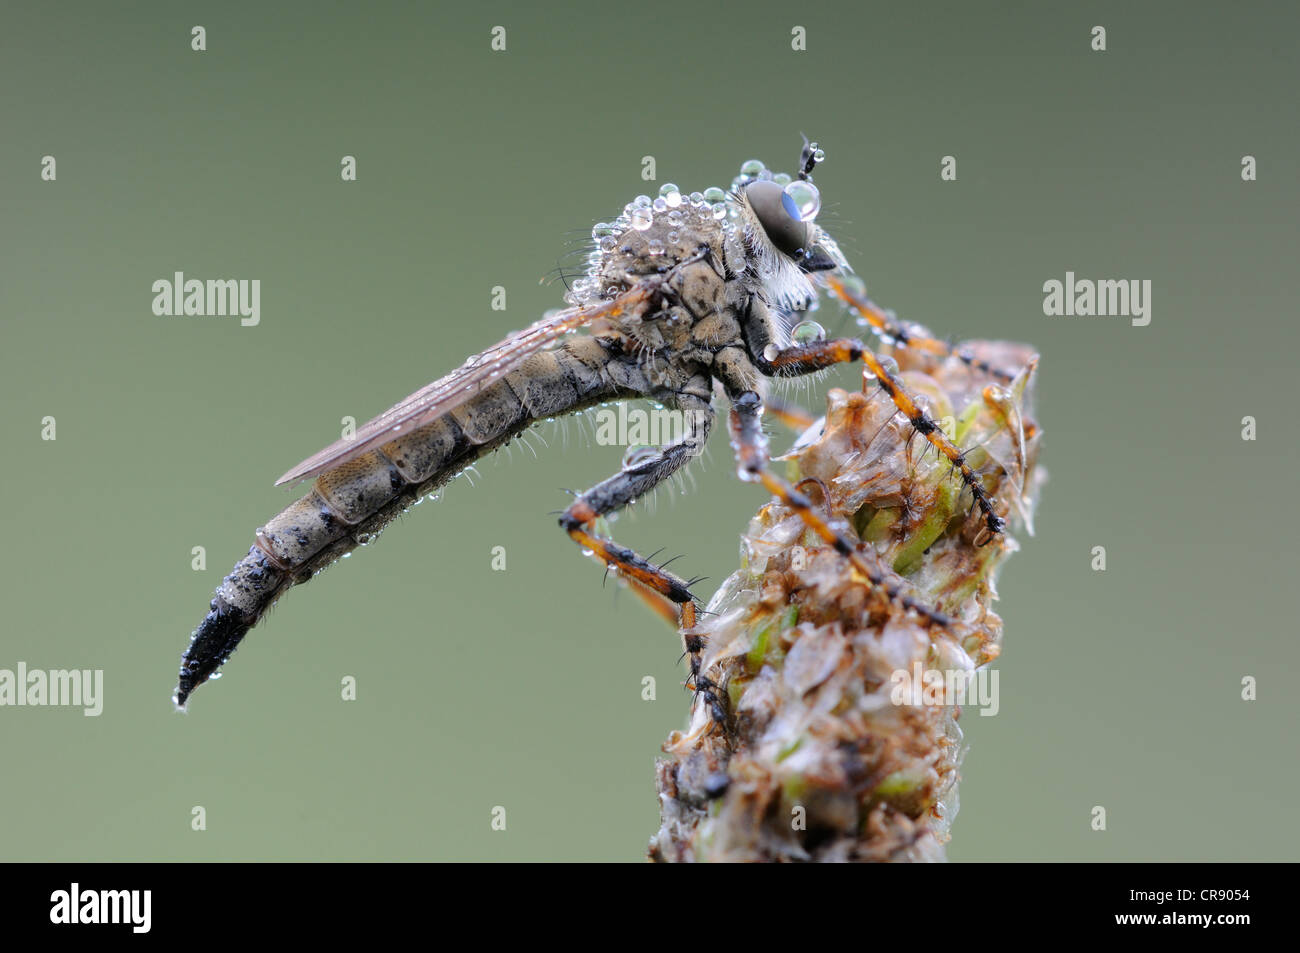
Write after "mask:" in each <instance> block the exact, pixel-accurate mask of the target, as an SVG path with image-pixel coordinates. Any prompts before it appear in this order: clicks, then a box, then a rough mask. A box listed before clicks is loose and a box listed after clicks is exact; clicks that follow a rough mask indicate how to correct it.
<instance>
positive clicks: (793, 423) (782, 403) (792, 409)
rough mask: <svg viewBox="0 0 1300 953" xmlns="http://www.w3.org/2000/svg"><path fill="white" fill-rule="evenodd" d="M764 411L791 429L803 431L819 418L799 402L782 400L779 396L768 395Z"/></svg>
mask: <svg viewBox="0 0 1300 953" xmlns="http://www.w3.org/2000/svg"><path fill="white" fill-rule="evenodd" d="M763 413H765V414H767V415H768V416H769V417H771V418H772V419H774V420H779V421H780V422H781V423H783V424H785V425H786V426H787V427H789V428H790V429H791V430H795V431H798V432H799V433H803V431H805V430H807V429H808V428H809V427H811V426H812V425H813V424H815V423H816V422H817V418H816V417H814V416H813V415H812V414H810V413H809V412H808V411H806V410H804V409H803V408H802V407H800V406H799V405H798V404H795V403H792V402H790V401H788V400H782V399H781V398H779V397H773V396H772V395H771V394H769V395H768V397H767V400H766V401H765V402H764V404H763Z"/></svg>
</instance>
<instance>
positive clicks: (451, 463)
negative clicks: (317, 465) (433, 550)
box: [175, 338, 637, 706]
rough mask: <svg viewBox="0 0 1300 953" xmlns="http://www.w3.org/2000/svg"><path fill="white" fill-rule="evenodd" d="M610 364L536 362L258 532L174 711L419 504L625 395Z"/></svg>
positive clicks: (216, 608)
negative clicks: (343, 561) (306, 586)
mask: <svg viewBox="0 0 1300 953" xmlns="http://www.w3.org/2000/svg"><path fill="white" fill-rule="evenodd" d="M605 363H606V359H605V358H604V354H603V351H602V350H601V349H600V347H599V345H598V344H596V342H595V341H593V340H592V339H590V338H587V339H581V340H579V341H574V342H573V343H572V344H571V345H569V346H566V347H564V348H561V349H559V350H556V351H552V352H546V353H542V354H537V355H534V356H533V357H531V358H529V359H528V360H527V361H525V362H524V363H523V364H522V365H521V366H520V367H519V368H518V369H516V370H515V371H513V372H511V373H509V374H506V375H505V376H504V377H503V378H501V379H499V380H497V381H496V382H494V383H492V384H490V385H488V386H486V387H484V388H483V390H482V391H480V392H479V393H478V394H476V395H475V396H474V397H472V398H470V399H469V400H467V401H466V402H465V403H463V404H461V405H460V406H459V407H456V408H454V409H452V410H451V411H450V412H449V413H446V414H444V415H443V416H441V417H439V418H437V419H436V420H434V421H433V422H431V423H429V424H426V425H425V426H423V427H420V428H418V429H416V430H413V431H411V432H409V433H406V434H403V435H402V436H401V437H398V438H397V439H395V440H393V441H390V442H389V443H386V444H384V445H382V446H381V447H379V449H377V450H373V451H370V452H368V453H363V454H361V455H359V456H357V457H354V458H352V459H351V460H346V461H344V462H342V463H341V464H339V465H338V466H337V467H335V468H334V469H332V470H328V471H326V472H325V473H322V474H321V475H320V476H319V477H317V478H316V482H315V484H314V485H313V486H312V489H311V491H310V492H309V493H308V494H307V495H306V496H304V497H302V498H301V499H299V500H296V501H294V502H293V503H291V504H289V506H287V507H286V508H285V509H284V510H283V511H282V512H281V513H280V514H279V515H277V516H275V517H274V518H273V519H271V520H270V521H268V522H267V524H266V525H265V526H263V527H261V528H260V529H259V530H257V533H256V541H255V542H254V545H253V547H252V549H250V550H249V551H248V555H246V556H245V557H244V558H243V559H241V560H240V561H239V562H238V563H236V564H235V568H234V569H233V570H231V572H230V574H229V575H228V576H226V578H225V579H224V580H223V581H222V583H221V585H220V586H219V587H218V588H217V592H216V596H215V597H214V598H213V600H212V605H211V611H210V612H209V613H208V615H207V617H206V618H204V620H203V621H202V622H201V623H200V624H199V627H198V628H197V629H196V630H195V631H194V634H193V636H192V637H191V641H190V646H189V649H188V650H187V651H186V653H185V656H184V658H183V659H182V660H181V671H180V682H179V685H178V687H177V690H176V698H175V700H176V704H177V705H179V706H183V705H184V704H185V702H186V700H187V699H188V698H189V696H190V694H191V693H192V692H193V691H194V689H195V688H197V687H198V686H199V685H201V684H203V682H205V681H206V680H207V679H208V678H210V677H211V676H212V675H213V674H214V673H215V672H216V671H217V669H218V668H220V667H221V665H222V664H223V663H224V662H225V661H226V660H227V659H228V658H229V657H230V655H231V653H232V652H234V650H235V648H236V647H237V646H238V645H239V642H240V640H241V639H243V637H244V635H245V634H246V633H247V632H248V630H249V629H251V628H252V627H253V626H254V625H256V624H257V622H258V620H259V619H261V617H262V616H263V615H264V614H265V612H266V610H267V609H268V608H269V607H270V606H271V604H272V603H273V602H275V600H276V599H277V598H279V596H280V595H281V594H282V593H283V592H284V591H285V590H286V589H288V588H289V587H290V586H293V585H295V584H296V583H300V582H306V581H307V580H308V579H310V578H311V577H312V576H313V575H315V574H316V573H317V572H319V571H320V570H321V569H323V568H325V567H326V566H328V565H329V564H330V563H332V562H334V561H335V560H336V559H338V558H339V557H341V556H342V555H344V554H345V553H347V552H349V551H350V550H352V549H354V548H355V547H357V546H358V545H362V544H364V543H367V542H369V541H371V540H372V539H374V538H375V536H377V535H378V534H379V532H380V530H382V529H383V528H384V526H386V525H387V524H388V523H389V522H391V521H392V520H393V519H394V518H396V517H397V516H398V515H399V514H400V513H401V512H402V511H403V510H405V509H406V508H407V507H408V506H410V505H411V504H412V503H414V502H415V500H416V499H418V498H419V497H420V496H423V495H424V494H426V493H429V492H432V491H433V490H436V489H438V487H440V486H441V485H442V484H444V483H446V482H447V481H448V480H450V479H451V478H452V477H454V476H455V475H456V474H457V473H459V472H460V471H461V470H463V469H464V468H465V467H466V466H468V465H469V464H471V463H473V462H474V461H475V460H476V459H478V458H479V457H481V456H482V455H483V454H484V453H487V452H488V451H490V450H492V449H495V448H496V447H499V446H501V445H502V444H504V443H506V442H507V441H509V440H510V439H511V438H512V437H514V436H515V435H517V434H518V433H519V432H520V431H522V430H524V429H525V428H526V427H527V426H528V425H530V424H532V423H533V422H534V421H536V420H538V419H543V418H546V417H554V416H559V415H561V414H565V413H570V412H572V411H574V410H577V409H580V408H582V407H584V406H588V405H590V404H593V403H596V402H598V401H601V400H606V399H609V398H610V397H614V396H619V395H624V394H626V393H627V392H628V390H629V381H628V380H625V379H624V378H626V374H621V375H616V376H611V375H610V374H609V373H608V372H607V371H606V370H605V367H604V365H605ZM631 383H633V384H635V383H637V382H631Z"/></svg>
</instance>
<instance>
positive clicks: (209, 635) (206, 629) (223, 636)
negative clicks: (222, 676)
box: [173, 605, 252, 708]
mask: <svg viewBox="0 0 1300 953" xmlns="http://www.w3.org/2000/svg"><path fill="white" fill-rule="evenodd" d="M250 628H252V624H251V623H250V622H246V621H245V620H244V615H243V613H242V612H240V611H239V610H238V609H235V608H233V607H231V606H223V605H218V606H217V608H214V609H213V610H212V611H211V612H209V613H208V614H207V616H206V617H205V618H204V619H203V621H202V622H200V623H199V627H198V628H197V629H195V630H194V635H193V636H192V637H191V638H190V647H189V648H188V649H186V650H185V655H184V656H183V657H182V658H181V671H180V678H179V680H178V681H177V685H176V694H175V696H174V698H173V700H174V701H175V702H176V706H177V707H178V708H184V707H185V703H186V702H187V701H188V700H189V697H190V695H192V694H193V693H194V690H195V689H196V688H198V687H199V686H200V685H202V684H203V683H204V682H206V681H207V680H208V679H209V678H211V677H212V676H213V674H214V673H215V672H216V671H217V669H219V668H220V667H221V666H222V664H223V663H224V662H225V661H226V659H228V658H230V656H231V654H232V653H233V652H234V651H235V649H236V648H237V647H238V646H239V643H240V641H241V640H242V639H243V638H244V635H245V634H246V633H247V632H248V630H249V629H250Z"/></svg>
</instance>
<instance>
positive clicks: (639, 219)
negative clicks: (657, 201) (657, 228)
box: [632, 206, 655, 232]
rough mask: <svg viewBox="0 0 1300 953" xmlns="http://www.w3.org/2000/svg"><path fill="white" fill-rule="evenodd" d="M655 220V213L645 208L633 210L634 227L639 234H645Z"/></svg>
mask: <svg viewBox="0 0 1300 953" xmlns="http://www.w3.org/2000/svg"><path fill="white" fill-rule="evenodd" d="M654 220H655V216H654V212H652V211H650V209H649V208H646V207H645V206H637V207H636V208H635V209H633V210H632V227H633V228H635V229H636V230H637V231H638V232H644V231H645V230H646V229H647V228H649V227H650V225H651V224H652V223H653V222H654Z"/></svg>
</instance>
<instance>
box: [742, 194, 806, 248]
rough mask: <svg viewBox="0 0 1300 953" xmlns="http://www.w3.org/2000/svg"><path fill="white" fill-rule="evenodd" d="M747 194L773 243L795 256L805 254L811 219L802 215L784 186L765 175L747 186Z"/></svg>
mask: <svg viewBox="0 0 1300 953" xmlns="http://www.w3.org/2000/svg"><path fill="white" fill-rule="evenodd" d="M745 198H747V199H749V206H750V208H752V209H753V210H754V214H755V215H756V216H757V217H758V223H759V224H760V225H762V226H763V231H765V232H767V237H768V238H769V239H770V240H771V242H772V244H773V245H775V246H776V247H777V248H778V249H780V250H781V251H782V252H784V253H785V254H786V255H789V256H790V257H791V258H794V259H795V260H798V259H800V258H802V257H803V255H804V253H805V252H806V245H807V243H808V223H807V222H805V221H802V220H801V219H800V217H799V207H798V205H796V204H795V201H794V199H793V198H791V197H790V195H789V194H788V193H787V192H786V191H785V190H784V189H782V188H781V186H779V185H777V184H776V183H775V182H768V181H766V180H764V179H760V180H759V181H757V182H751V183H750V184H749V185H748V186H746V187H745Z"/></svg>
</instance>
